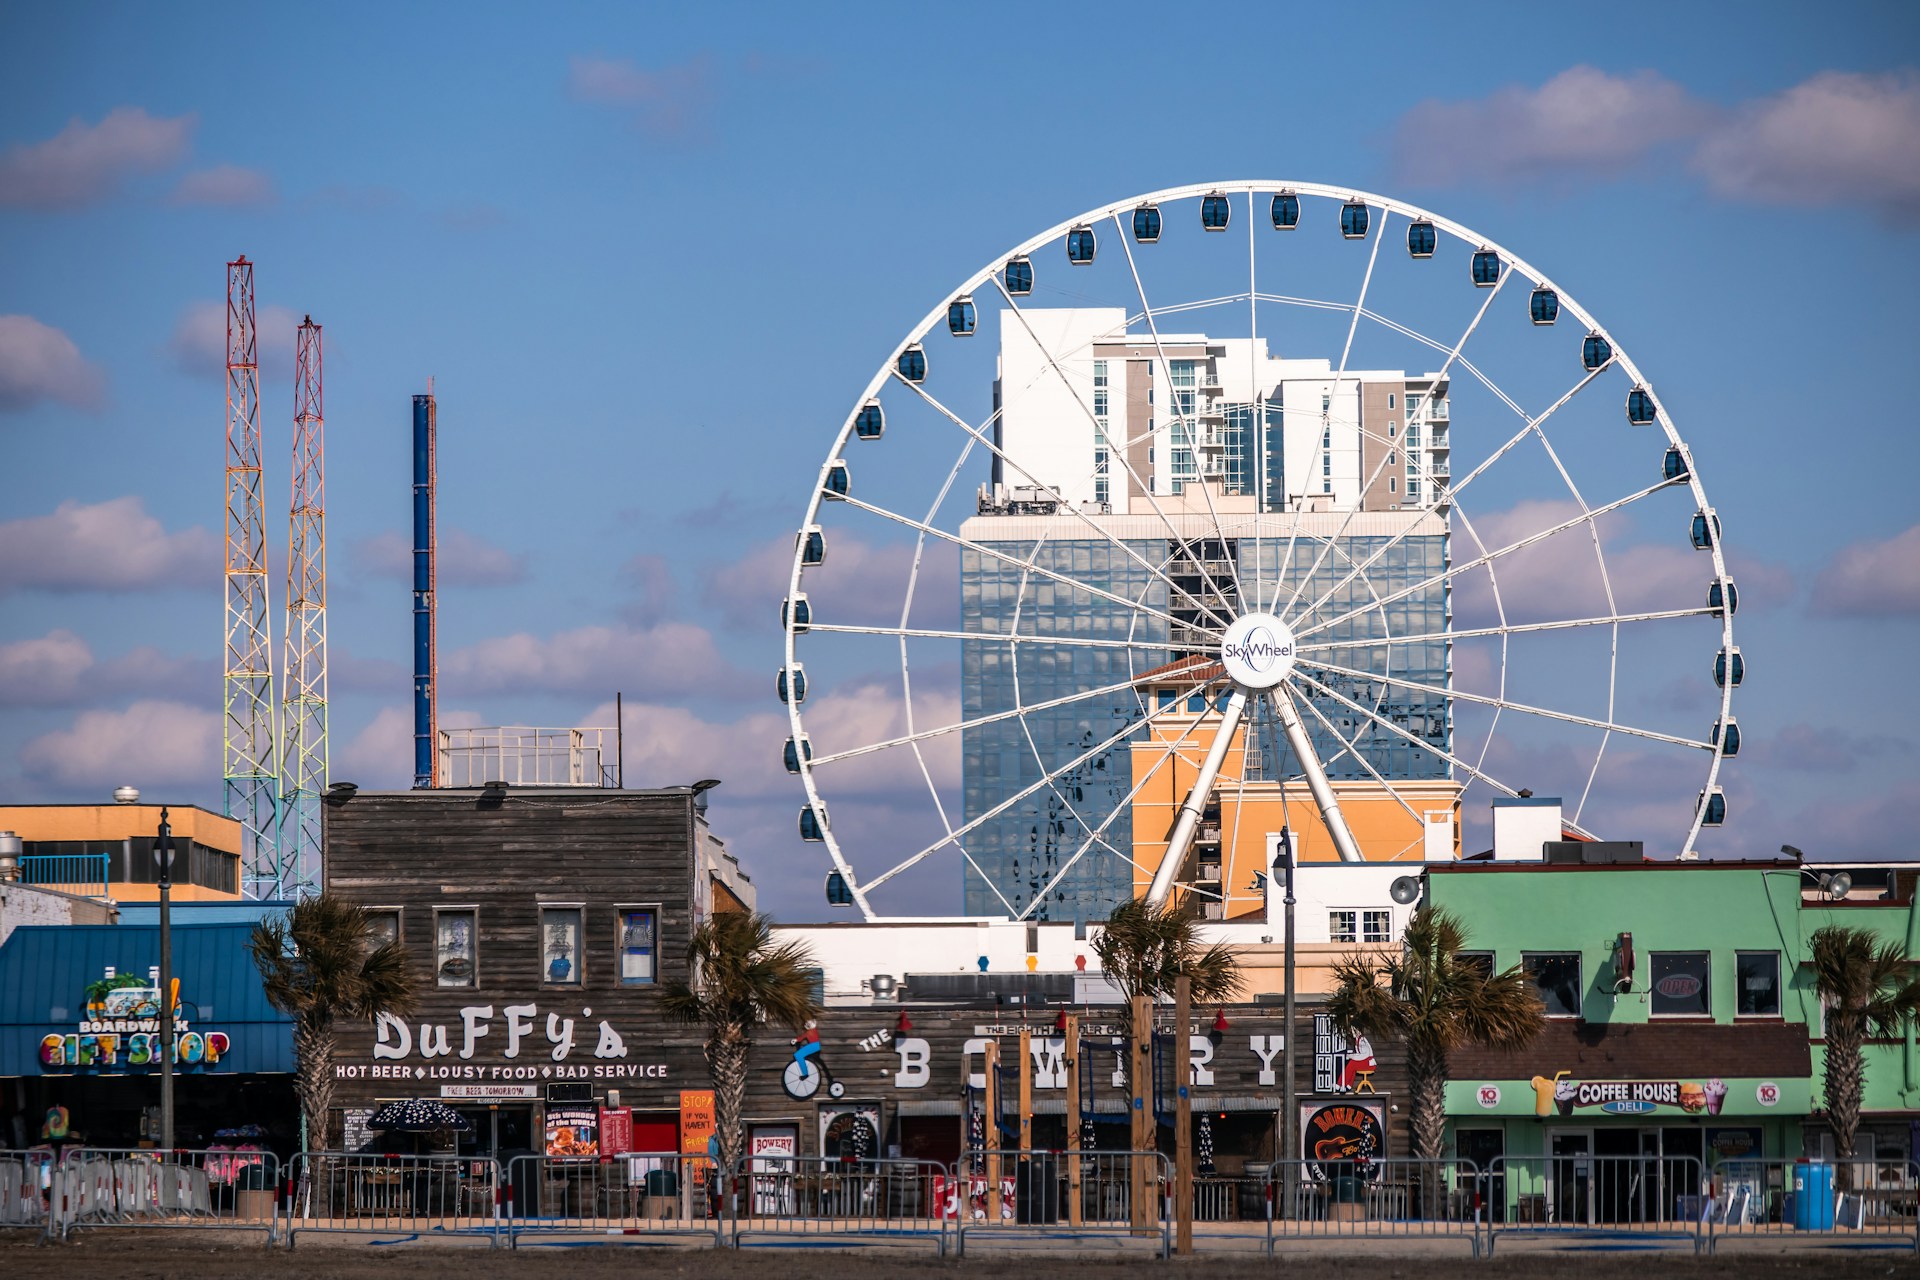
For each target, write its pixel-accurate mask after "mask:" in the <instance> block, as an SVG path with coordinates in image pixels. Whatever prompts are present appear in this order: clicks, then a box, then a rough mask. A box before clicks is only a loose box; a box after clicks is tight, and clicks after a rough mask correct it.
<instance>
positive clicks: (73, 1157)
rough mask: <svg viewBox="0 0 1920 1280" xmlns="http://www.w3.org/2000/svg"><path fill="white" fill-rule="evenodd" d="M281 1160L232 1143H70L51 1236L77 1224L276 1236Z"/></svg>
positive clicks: (58, 1178) (57, 1183)
mask: <svg viewBox="0 0 1920 1280" xmlns="http://www.w3.org/2000/svg"><path fill="white" fill-rule="evenodd" d="M279 1185H280V1157H278V1156H277V1155H275V1154H274V1153H273V1152H271V1151H254V1150H232V1149H230V1148H215V1149H211V1150H209V1149H201V1148H193V1149H188V1148H179V1149H175V1150H171V1151H157V1150H153V1149H151V1148H146V1147H118V1148H109V1147H68V1148H67V1149H66V1150H65V1151H64V1152H62V1153H61V1156H60V1164H59V1168H58V1170H57V1171H56V1172H55V1175H54V1179H53V1184H52V1191H53V1196H52V1199H53V1201H54V1202H56V1203H57V1205H58V1208H57V1209H56V1210H55V1212H54V1213H52V1214H51V1215H50V1216H49V1230H48V1232H47V1234H48V1236H49V1237H50V1238H61V1239H64V1238H65V1237H66V1235H67V1233H68V1232H70V1231H71V1230H72V1229H73V1228H74V1227H87V1228H99V1227H141V1228H155V1227H160V1228H176V1229H177V1228H181V1227H198V1228H202V1229H204V1228H209V1227H212V1228H219V1229H223V1230H229V1231H262V1232H265V1233H266V1237H267V1240H268V1242H269V1243H270V1242H272V1241H273V1240H274V1238H275V1237H276V1236H277V1235H278V1234H279V1226H280V1222H279V1201H278V1197H277V1196H276V1195H275V1189H276V1188H277V1187H278V1186H279Z"/></svg>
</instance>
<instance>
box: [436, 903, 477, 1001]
mask: <svg viewBox="0 0 1920 1280" xmlns="http://www.w3.org/2000/svg"><path fill="white" fill-rule="evenodd" d="M433 974H434V981H435V983H437V984H438V985H440V986H443V987H473V986H478V985H479V983H480V912H479V910H478V909H477V908H474V907H435V908H434V909H433Z"/></svg>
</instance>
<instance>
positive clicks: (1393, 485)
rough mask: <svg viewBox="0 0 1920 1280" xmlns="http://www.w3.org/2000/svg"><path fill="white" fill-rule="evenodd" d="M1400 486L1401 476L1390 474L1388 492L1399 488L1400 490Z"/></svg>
mask: <svg viewBox="0 0 1920 1280" xmlns="http://www.w3.org/2000/svg"><path fill="white" fill-rule="evenodd" d="M1399 488H1400V477H1399V476H1388V477H1387V492H1388V493H1393V492H1395V491H1397V490H1398V489H1399Z"/></svg>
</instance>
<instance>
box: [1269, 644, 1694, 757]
mask: <svg viewBox="0 0 1920 1280" xmlns="http://www.w3.org/2000/svg"><path fill="white" fill-rule="evenodd" d="M1299 665H1300V666H1303V667H1312V668H1313V669H1314V670H1316V671H1326V672H1330V673H1332V674H1334V675H1341V676H1346V677H1347V678H1348V679H1352V680H1366V681H1369V682H1373V683H1379V684H1390V685H1393V686H1395V687H1396V688H1400V689H1407V690H1410V691H1411V692H1414V693H1430V694H1433V695H1435V696H1436V697H1440V698H1458V699H1460V700H1461V701H1463V702H1477V703H1479V704H1481V705H1482V706H1488V707H1500V708H1502V709H1504V710H1507V711H1517V712H1519V713H1520V714H1521V715H1529V716H1539V717H1541V718H1542V719H1545V720H1558V721H1561V722H1563V723H1565V724H1577V725H1584V726H1585V727H1587V728H1589V729H1605V730H1607V731H1609V732H1611V733H1625V734H1631V735H1632V736H1634V737H1636V738H1646V739H1648V740H1649V741H1652V742H1665V743H1670V744H1672V745H1673V746H1676V747H1693V748H1695V749H1697V750H1700V751H1712V750H1713V744H1712V743H1710V742H1696V741H1695V740H1694V739H1692V738H1681V737H1676V736H1674V735H1673V734H1670V733H1660V732H1658V731H1656V730H1653V729H1638V728H1635V727H1634V726H1632V725H1626V724H1616V723H1613V722H1612V721H1608V720H1598V719H1595V718H1594V717H1592V716H1582V715H1575V714H1574V713H1573V712H1571V711H1553V710H1550V709H1549V708H1546V707H1536V706H1531V705H1529V704H1528V703H1525V702H1514V701H1512V700H1511V699H1508V698H1490V697H1487V696H1486V695H1485V694H1479V693H1465V692H1462V691H1461V690H1458V689H1447V688H1445V687H1443V686H1440V685H1432V684H1422V683H1421V682H1420V681H1418V680H1409V679H1407V678H1406V677H1405V676H1396V675H1391V674H1389V675H1380V674H1377V673H1374V672H1370V671H1359V670H1356V669H1354V668H1352V667H1343V666H1339V665H1338V664H1336V663H1332V662H1323V661H1320V660H1319V659H1310V658H1301V659H1299ZM1379 718H1380V717H1378V716H1375V717H1374V719H1376V720H1378V719H1379Z"/></svg>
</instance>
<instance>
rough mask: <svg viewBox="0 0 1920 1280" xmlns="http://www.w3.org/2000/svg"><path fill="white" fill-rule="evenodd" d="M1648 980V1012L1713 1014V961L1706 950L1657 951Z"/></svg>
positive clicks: (1668, 1015)
mask: <svg viewBox="0 0 1920 1280" xmlns="http://www.w3.org/2000/svg"><path fill="white" fill-rule="evenodd" d="M1651 960H1652V965H1651V967H1650V968H1649V970H1648V975H1647V981H1648V983H1649V985H1650V986H1651V987H1652V995H1651V996H1650V997H1649V1000H1648V1006H1649V1007H1648V1012H1649V1013H1650V1014H1651V1015H1652V1016H1653V1017H1656V1018H1707V1017H1711V1016H1713V963H1712V957H1711V955H1710V954H1709V953H1707V952H1705V951H1655V952H1653V953H1652V955H1651Z"/></svg>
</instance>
